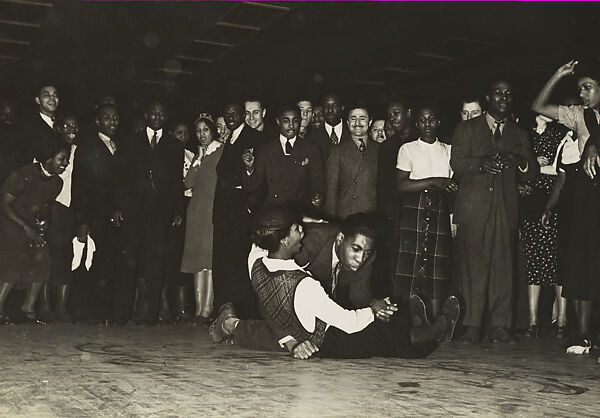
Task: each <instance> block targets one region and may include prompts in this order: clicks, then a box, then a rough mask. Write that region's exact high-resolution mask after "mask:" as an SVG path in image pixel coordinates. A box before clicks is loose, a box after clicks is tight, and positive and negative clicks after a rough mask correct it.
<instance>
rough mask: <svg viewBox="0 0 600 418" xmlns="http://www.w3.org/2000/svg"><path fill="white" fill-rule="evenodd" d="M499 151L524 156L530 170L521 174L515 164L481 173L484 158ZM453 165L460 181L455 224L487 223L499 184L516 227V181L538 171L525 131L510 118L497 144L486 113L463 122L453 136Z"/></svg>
mask: <svg viewBox="0 0 600 418" xmlns="http://www.w3.org/2000/svg"><path fill="white" fill-rule="evenodd" d="M496 153H501V154H502V153H512V154H514V155H517V156H521V157H524V158H525V159H526V160H527V162H528V165H529V167H528V171H527V172H526V173H521V172H520V170H518V168H517V167H516V166H515V167H511V168H509V169H505V170H504V171H503V172H502V173H500V174H498V175H496V176H494V175H492V174H487V173H481V172H480V171H479V165H480V161H481V158H482V157H483V156H493V155H495V154H496ZM450 166H451V167H452V169H453V170H454V171H455V173H456V176H457V180H458V182H459V187H458V192H457V195H456V203H455V205H456V206H455V208H454V222H455V223H457V224H467V223H469V224H483V223H485V222H486V220H487V219H488V217H489V213H490V210H491V207H492V196H493V193H492V192H493V191H494V190H495V189H496V188H498V187H500V188H502V193H503V197H504V202H505V205H506V211H507V215H508V222H509V226H510V227H511V228H516V227H517V222H518V206H519V195H518V191H517V182H519V181H520V182H524V181H527V180H530V179H533V178H534V177H535V176H536V174H537V172H538V170H539V166H538V164H537V161H536V159H535V157H534V156H533V154H532V153H531V150H530V144H529V138H528V137H527V133H526V132H525V131H523V130H522V129H520V128H519V127H517V126H516V125H515V124H514V123H512V122H511V121H507V122H506V126H505V127H504V131H503V133H502V136H501V138H500V139H499V140H498V143H497V145H494V141H493V135H492V131H491V130H490V127H489V125H488V124H487V121H486V118H485V115H482V116H479V117H477V118H474V119H471V120H467V121H464V122H460V123H459V124H458V126H457V127H456V130H455V132H454V136H453V138H452V153H451V158H450Z"/></svg>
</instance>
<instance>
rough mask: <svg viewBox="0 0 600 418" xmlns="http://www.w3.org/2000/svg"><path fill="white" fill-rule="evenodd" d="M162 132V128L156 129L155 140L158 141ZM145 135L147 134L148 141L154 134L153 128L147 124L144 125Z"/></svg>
mask: <svg viewBox="0 0 600 418" xmlns="http://www.w3.org/2000/svg"><path fill="white" fill-rule="evenodd" d="M162 134H163V130H162V128H160V129H159V130H158V131H156V142H158V141H160V138H161V137H162ZM146 136H148V141H152V137H153V136H154V129H152V128H150V127H149V126H146Z"/></svg>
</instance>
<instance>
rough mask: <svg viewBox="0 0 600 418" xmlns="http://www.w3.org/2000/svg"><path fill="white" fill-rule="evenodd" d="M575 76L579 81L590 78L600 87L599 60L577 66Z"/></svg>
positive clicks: (584, 62)
mask: <svg viewBox="0 0 600 418" xmlns="http://www.w3.org/2000/svg"><path fill="white" fill-rule="evenodd" d="M575 74H576V76H577V78H578V79H580V78H583V77H589V78H591V79H592V80H594V81H595V82H596V83H598V84H599V85H600V63H599V62H598V60H597V59H594V60H586V61H582V62H581V63H579V64H577V66H576V67H575Z"/></svg>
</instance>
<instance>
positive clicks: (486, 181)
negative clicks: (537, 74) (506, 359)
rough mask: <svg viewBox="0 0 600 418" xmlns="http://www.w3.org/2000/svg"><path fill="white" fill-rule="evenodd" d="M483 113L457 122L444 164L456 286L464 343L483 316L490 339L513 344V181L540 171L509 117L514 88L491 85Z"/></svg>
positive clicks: (474, 336)
mask: <svg viewBox="0 0 600 418" xmlns="http://www.w3.org/2000/svg"><path fill="white" fill-rule="evenodd" d="M486 102H487V104H488V111H487V113H486V114H485V115H482V116H479V117H476V118H474V119H470V120H467V121H464V122H461V123H459V124H458V126H457V128H456V131H455V132H454V137H453V139H452V155H451V159H450V165H451V166H452V169H453V170H454V171H455V173H456V175H457V177H458V181H459V188H458V193H457V196H456V205H455V209H454V222H455V223H456V224H458V230H457V236H456V239H457V245H458V252H459V254H460V257H459V258H458V260H456V261H457V262H458V264H459V265H458V269H457V270H458V275H459V286H460V289H461V291H462V296H463V297H464V302H465V316H464V319H463V323H464V325H466V326H467V332H466V334H465V336H464V340H465V341H466V342H468V343H471V344H477V343H479V341H480V339H481V327H482V325H483V318H484V317H487V318H488V321H489V325H490V330H489V333H488V337H489V338H490V340H491V341H492V342H496V343H503V344H511V343H515V342H516V340H515V339H514V337H513V336H511V335H510V334H509V332H508V329H509V327H510V325H511V313H512V306H511V305H512V301H511V299H512V283H513V270H514V269H513V266H514V261H515V260H514V254H515V252H516V242H517V241H516V232H517V222H518V192H517V182H525V181H527V180H529V179H532V178H533V177H534V176H535V175H536V172H537V170H538V169H539V167H538V166H537V162H536V160H535V158H534V157H533V156H532V154H531V152H530V145H529V139H528V138H527V134H526V133H525V132H524V131H523V130H521V129H519V128H518V127H517V126H516V125H515V124H514V123H513V122H512V121H511V120H510V118H509V116H510V114H511V110H512V87H511V85H510V84H509V83H508V82H506V81H495V82H493V83H492V84H491V85H490V90H489V92H488V94H487V96H486Z"/></svg>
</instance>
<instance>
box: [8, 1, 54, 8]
mask: <svg viewBox="0 0 600 418" xmlns="http://www.w3.org/2000/svg"><path fill="white" fill-rule="evenodd" d="M0 2H3V3H14V4H22V5H25V6H40V7H54V4H52V3H49V2H46V1H34V0H0Z"/></svg>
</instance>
